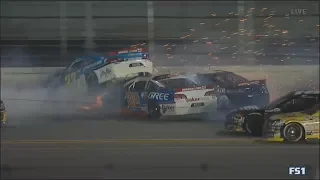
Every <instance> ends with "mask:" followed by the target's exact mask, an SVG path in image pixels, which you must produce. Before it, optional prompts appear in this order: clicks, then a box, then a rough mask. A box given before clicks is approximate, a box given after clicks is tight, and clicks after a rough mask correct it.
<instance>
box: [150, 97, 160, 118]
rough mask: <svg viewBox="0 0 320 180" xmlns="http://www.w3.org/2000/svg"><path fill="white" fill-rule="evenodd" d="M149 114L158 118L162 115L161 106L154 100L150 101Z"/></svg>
mask: <svg viewBox="0 0 320 180" xmlns="http://www.w3.org/2000/svg"><path fill="white" fill-rule="evenodd" d="M148 116H149V118H151V119H158V118H160V116H161V111H160V106H159V104H157V103H156V102H154V101H149V102H148Z"/></svg>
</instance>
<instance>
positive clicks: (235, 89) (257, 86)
mask: <svg viewBox="0 0 320 180" xmlns="http://www.w3.org/2000/svg"><path fill="white" fill-rule="evenodd" d="M188 77H190V78H192V79H194V80H196V81H197V82H198V83H199V84H201V85H212V86H213V87H215V89H216V91H217V93H218V104H219V107H220V108H237V107H241V106H246V105H256V106H259V107H263V106H265V105H266V104H268V103H269V91H268V89H267V86H266V80H265V79H261V80H248V79H246V78H244V77H242V76H240V75H237V74H235V73H233V72H229V71H223V70H215V71H214V72H210V73H197V74H191V75H189V76H188Z"/></svg>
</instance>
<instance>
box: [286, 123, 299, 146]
mask: <svg viewBox="0 0 320 180" xmlns="http://www.w3.org/2000/svg"><path fill="white" fill-rule="evenodd" d="M284 136H285V137H284V138H285V139H286V140H287V141H292V142H296V141H299V140H300V139H301V137H302V131H301V127H300V126H299V125H288V126H287V127H286V128H285V129H284Z"/></svg>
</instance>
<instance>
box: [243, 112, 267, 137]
mask: <svg viewBox="0 0 320 180" xmlns="http://www.w3.org/2000/svg"><path fill="white" fill-rule="evenodd" d="M262 127H263V117H262V115H257V114H255V115H249V116H247V117H246V118H245V121H244V123H243V129H244V131H245V132H246V133H247V134H248V135H250V136H262Z"/></svg>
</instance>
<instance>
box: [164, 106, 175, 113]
mask: <svg viewBox="0 0 320 180" xmlns="http://www.w3.org/2000/svg"><path fill="white" fill-rule="evenodd" d="M174 110H175V106H173V105H162V114H165V113H166V112H173V111H174Z"/></svg>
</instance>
